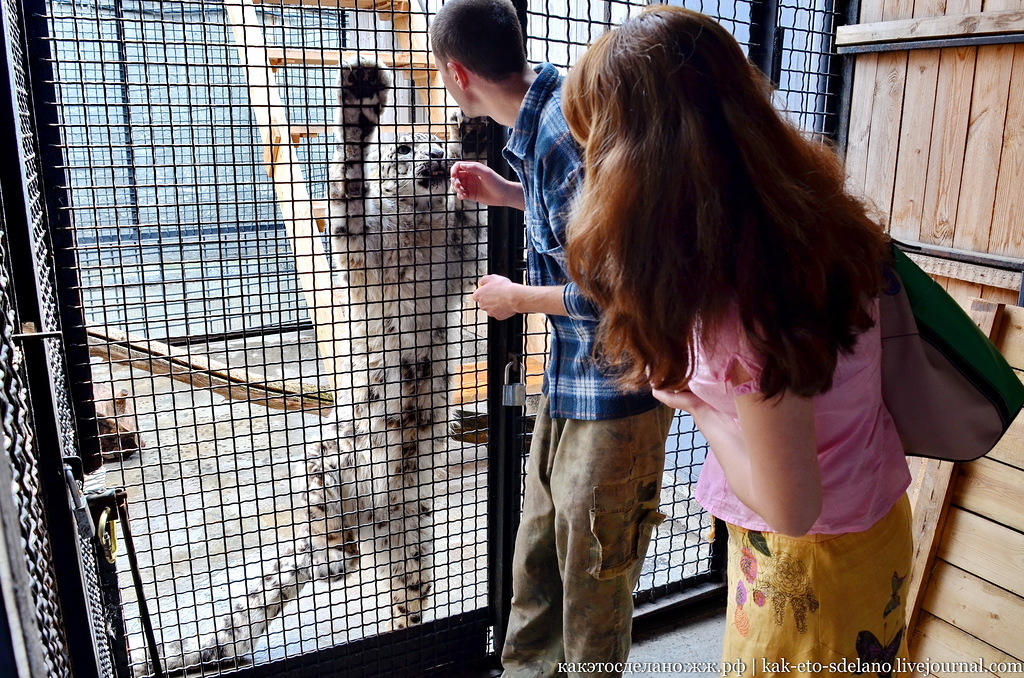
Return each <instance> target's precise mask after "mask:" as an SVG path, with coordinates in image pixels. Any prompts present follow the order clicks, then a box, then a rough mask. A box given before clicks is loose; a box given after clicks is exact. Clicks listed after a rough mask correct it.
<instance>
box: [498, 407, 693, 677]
mask: <svg viewBox="0 0 1024 678" xmlns="http://www.w3.org/2000/svg"><path fill="white" fill-rule="evenodd" d="M673 414H674V410H672V409H670V408H668V407H665V406H664V405H659V406H658V407H656V408H655V409H653V410H650V411H648V412H644V413H642V414H639V415H634V416H631V417H624V418H621V419H612V420H607V421H582V420H576V419H551V418H550V417H549V416H548V401H547V398H545V399H544V400H543V401H542V402H541V406H540V412H539V414H538V415H537V423H536V426H535V427H534V431H533V442H532V444H531V446H530V459H529V464H528V468H527V472H526V490H525V496H524V500H523V516H522V523H521V524H520V526H519V532H518V533H517V535H516V545H515V553H514V555H513V562H512V613H511V615H510V618H509V625H508V633H507V634H506V636H505V646H504V649H503V651H502V664H503V666H504V669H505V672H504V674H503V675H504V676H507V677H508V678H538V677H540V676H561V675H568V676H577V675H587V676H618V675H621V673H622V669H621V667H619V668H618V669H617V670H616V669H615V667H614V664H616V663H619V662H624V661H625V660H626V658H627V656H628V655H629V648H630V642H631V639H630V633H631V631H632V626H633V619H632V618H633V588H634V586H635V585H636V581H637V579H638V577H639V575H640V568H641V566H642V565H643V559H644V555H645V553H646V552H647V546H648V545H649V544H650V541H651V532H652V530H653V529H654V527H655V526H657V525H658V523H660V522H661V521H662V520H663V519H664V515H662V514H661V513H659V512H658V501H659V495H660V493H661V476H662V473H663V472H664V468H665V438H666V437H667V436H668V431H669V426H670V425H671V422H672V416H673ZM561 662H567V663H568V662H601V663H602V664H604V663H610V664H611V665H612V666H603V667H600V668H601V670H598V671H590V670H586V671H578V670H570V671H567V672H563V671H559V670H558V669H559V664H560V663H561ZM605 669H611V670H605Z"/></svg>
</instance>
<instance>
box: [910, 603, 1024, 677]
mask: <svg viewBox="0 0 1024 678" xmlns="http://www.w3.org/2000/svg"><path fill="white" fill-rule="evenodd" d="M1018 654H1020V653H1019V652H1018ZM978 657H984V658H985V660H986V661H987V662H988V664H989V666H992V665H993V664H1013V663H1014V662H1020V658H1019V657H1013V656H1011V655H1008V654H1006V653H1005V652H1002V651H1001V650H997V649H996V648H994V647H992V646H991V645H989V644H987V643H985V642H983V641H981V640H978V639H977V638H975V637H974V636H972V635H970V634H968V633H965V632H964V631H961V630H960V629H958V628H957V627H955V626H953V625H952V624H950V623H949V622H946V621H944V620H942V619H939V618H938V617H936V616H935V615H932V614H929V613H927V612H925V613H924V614H922V615H921V623H920V624H918V627H917V630H916V632H915V633H914V635H913V636H912V637H911V640H910V661H912V662H918V663H921V664H923V666H921V667H919V670H918V671H917V672H915V673H913V674H911V675H913V676H938V677H939V678H945V677H946V676H949V677H952V676H957V677H959V678H962V677H963V676H964V675H965V672H964V671H962V670H960V669H961V668H963V667H962V666H955V664H958V663H959V664H970V663H971V662H976V661H978ZM986 668H987V667H986ZM1008 668H1009V669H1010V672H1003V671H992V670H980V671H978V672H977V673H975V674H974V675H978V676H998V677H1000V678H1001V677H1002V676H1007V677H1009V676H1011V675H1014V674H1018V675H1019V674H1020V673H1021V672H1022V670H1024V668H1021V669H1020V670H1018V667H1015V666H1010V667H1008Z"/></svg>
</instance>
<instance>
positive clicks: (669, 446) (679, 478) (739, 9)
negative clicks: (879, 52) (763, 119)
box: [526, 0, 842, 614]
mask: <svg viewBox="0 0 1024 678" xmlns="http://www.w3.org/2000/svg"><path fill="white" fill-rule="evenodd" d="M648 4H651V3H648V2H645V1H642V0H636V1H632V0H608V1H606V2H599V3H578V2H573V1H572V0H547V1H546V2H538V3H534V2H531V3H528V4H527V5H526V8H527V9H526V22H527V30H526V38H527V51H528V54H529V58H530V60H531V62H543V61H547V62H550V63H553V64H555V65H556V66H557V67H559V69H561V70H562V71H563V72H565V71H566V70H567V69H568V68H570V67H571V66H572V64H573V63H575V62H576V60H577V59H578V58H579V56H580V55H581V54H582V53H583V51H584V50H585V49H586V48H587V46H588V45H589V44H590V43H591V42H593V41H594V39H596V38H597V37H598V36H600V35H601V34H602V33H604V32H605V31H606V30H608V28H610V27H612V26H615V25H617V24H619V23H621V22H622V21H624V20H626V19H627V18H629V17H631V16H633V15H634V14H635V13H636V12H638V11H639V10H640V9H642V8H643V7H645V6H647V5H648ZM668 4H671V5H677V6H682V7H686V8H688V9H692V10H695V11H699V12H703V13H705V14H708V15H710V16H713V17H715V18H716V19H717V20H718V21H719V22H720V23H721V24H722V25H723V26H725V27H726V28H727V29H728V30H729V31H730V32H731V33H732V34H733V35H734V36H735V37H736V39H737V40H738V41H739V42H740V44H741V45H742V46H743V48H744V49H745V50H746V51H747V53H748V56H749V57H750V58H751V60H752V61H754V62H755V63H758V64H759V65H761V66H762V68H763V70H764V71H765V73H766V74H767V75H768V76H769V77H771V78H772V80H773V82H774V83H775V84H776V89H775V103H776V105H777V107H778V108H779V110H781V111H783V112H784V113H785V114H786V115H787V116H788V117H789V118H790V119H791V120H792V121H793V122H794V123H795V124H797V125H798V126H800V127H801V128H802V129H804V130H805V131H806V132H807V133H808V134H810V135H812V136H816V137H817V138H824V137H827V136H830V135H832V134H834V133H835V132H836V129H837V124H838V119H837V118H838V114H837V108H838V101H837V100H838V94H837V92H836V83H835V78H836V77H837V76H836V71H837V68H838V66H837V62H838V59H837V57H836V52H835V45H834V34H835V26H836V25H837V23H838V22H839V21H840V20H841V19H842V14H841V11H840V8H838V7H837V6H836V3H834V2H832V1H831V0H815V1H814V2H803V3H787V2H758V1H756V0H727V1H722V0H712V1H705V0H684V1H682V2H679V1H671V2H669V3H668ZM547 350H548V346H547V331H546V328H545V323H544V320H543V318H536V317H532V318H530V319H529V320H528V322H527V326H526V363H527V371H528V379H527V381H528V383H530V382H531V381H533V382H534V383H539V380H540V377H541V375H542V374H543V364H544V360H543V358H544V355H546V353H547ZM707 451H708V445H707V441H706V440H705V439H704V437H703V436H702V435H701V433H700V431H699V430H697V429H696V428H695V427H694V425H693V421H692V418H691V417H690V416H689V415H688V414H686V413H684V412H678V413H677V414H676V417H675V420H674V421H673V425H672V429H671V431H670V433H669V437H668V440H667V442H666V466H665V473H664V477H663V479H662V499H661V507H660V510H661V512H662V513H664V514H665V515H666V520H665V522H664V523H662V525H660V526H659V528H658V530H657V532H656V534H655V537H654V539H653V540H652V542H651V546H650V548H649V550H648V554H647V559H646V561H645V563H644V566H643V570H642V573H641V577H640V581H639V583H638V584H637V593H636V598H637V600H638V601H641V602H647V603H654V602H656V601H658V600H659V599H661V598H664V597H666V596H667V595H669V594H672V593H676V592H678V591H680V590H684V589H686V588H692V587H694V586H695V585H697V584H698V583H699V582H701V581H703V580H706V579H707V578H708V577H710V576H712V574H713V572H714V567H715V564H714V557H713V553H712V547H711V544H710V543H709V542H708V541H707V539H706V537H707V535H708V532H709V531H710V529H711V517H710V516H709V515H708V514H707V512H705V511H704V510H703V509H702V508H701V507H700V506H699V505H698V504H697V502H696V501H695V500H694V499H693V492H692V490H693V486H694V483H695V482H696V480H697V476H698V474H699V472H700V467H701V464H702V463H703V461H704V458H705V456H706V455H707ZM643 612H644V608H643V607H639V608H638V613H640V614H642V613H643Z"/></svg>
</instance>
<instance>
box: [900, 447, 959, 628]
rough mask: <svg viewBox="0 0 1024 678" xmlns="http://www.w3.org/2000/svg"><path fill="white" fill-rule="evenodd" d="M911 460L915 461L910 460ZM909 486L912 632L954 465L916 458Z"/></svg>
mask: <svg viewBox="0 0 1024 678" xmlns="http://www.w3.org/2000/svg"><path fill="white" fill-rule="evenodd" d="M911 463H914V462H911ZM916 463H917V464H918V466H917V468H916V472H915V473H914V485H913V486H912V487H911V496H910V503H911V508H912V510H913V523H912V527H911V531H912V533H913V536H914V555H913V560H912V562H913V565H912V567H911V577H910V582H909V585H908V586H907V598H906V603H907V632H908V633H909V634H913V632H914V626H915V625H916V624H917V619H918V616H919V614H920V612H921V602H922V601H923V599H924V594H925V591H926V590H927V589H928V582H929V580H930V579H931V574H932V567H933V563H934V560H935V552H936V551H937V550H938V546H939V538H940V537H941V536H942V530H943V526H944V524H945V521H946V515H947V513H948V512H949V511H948V509H949V499H950V492H949V487H950V485H951V484H952V482H953V472H954V471H955V466H954V464H953V462H950V461H938V460H935V459H919V460H917V462H916Z"/></svg>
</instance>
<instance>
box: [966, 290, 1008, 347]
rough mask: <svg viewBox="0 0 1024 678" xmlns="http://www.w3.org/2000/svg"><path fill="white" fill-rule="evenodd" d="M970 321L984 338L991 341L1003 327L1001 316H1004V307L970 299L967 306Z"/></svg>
mask: <svg viewBox="0 0 1024 678" xmlns="http://www.w3.org/2000/svg"><path fill="white" fill-rule="evenodd" d="M968 312H969V313H970V316H971V319H972V320H974V322H975V323H976V324H977V325H978V327H979V328H980V329H981V331H982V332H984V333H985V336H986V337H988V338H989V339H991V338H992V337H995V336H997V335H999V333H1000V330H1001V329H1002V325H1003V316H1004V315H1005V314H1006V306H1005V305H1004V304H997V303H995V302H992V301H988V300H986V299H978V298H974V299H971V305H970V306H968Z"/></svg>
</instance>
